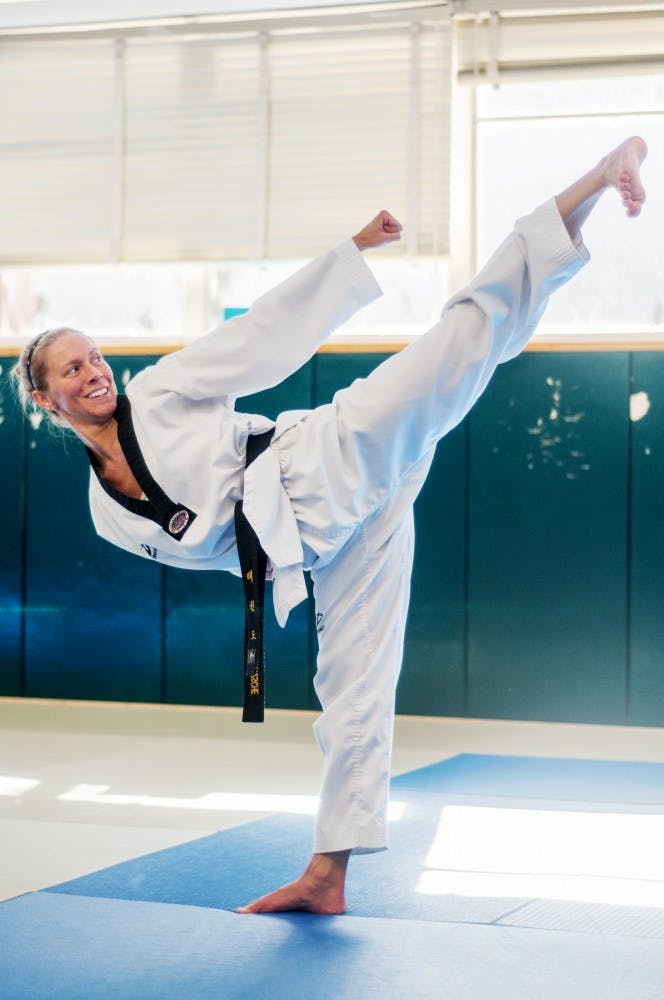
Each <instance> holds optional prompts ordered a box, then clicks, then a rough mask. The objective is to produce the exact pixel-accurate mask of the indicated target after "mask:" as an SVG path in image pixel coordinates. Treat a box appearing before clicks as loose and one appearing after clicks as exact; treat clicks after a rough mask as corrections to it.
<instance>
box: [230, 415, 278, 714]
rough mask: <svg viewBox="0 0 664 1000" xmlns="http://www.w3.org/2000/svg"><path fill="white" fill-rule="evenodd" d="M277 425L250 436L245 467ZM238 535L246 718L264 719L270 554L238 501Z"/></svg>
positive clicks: (262, 446) (265, 446)
mask: <svg viewBox="0 0 664 1000" xmlns="http://www.w3.org/2000/svg"><path fill="white" fill-rule="evenodd" d="M273 434H274V428H272V430H269V431H265V433H264V434H252V435H250V437H249V439H248V440H247V459H246V462H245V469H246V468H248V467H249V466H250V465H251V463H252V462H253V461H254V459H256V458H258V456H259V455H260V454H261V452H263V451H265V449H266V448H267V446H268V445H269V443H270V441H271V440H272V435H273ZM235 537H236V540H237V551H238V555H239V557H240V569H241V570H242V582H243V584H244V601H245V604H244V703H243V708H242V721H243V722H262V721H263V719H264V717H265V658H264V653H263V613H264V609H265V574H266V571H267V556H266V555H265V552H264V551H263V549H262V547H261V543H260V542H259V540H258V536H257V535H256V532H255V531H254V529H253V528H252V527H251V525H250V524H249V521H248V520H247V518H246V517H245V515H244V511H243V510H242V501H241V500H238V502H237V503H236V504H235Z"/></svg>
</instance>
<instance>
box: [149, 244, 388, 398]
mask: <svg viewBox="0 0 664 1000" xmlns="http://www.w3.org/2000/svg"><path fill="white" fill-rule="evenodd" d="M380 294H381V290H380V287H379V286H378V284H377V282H376V279H375V278H374V276H373V274H372V273H371V271H370V270H369V268H368V266H367V265H366V264H365V262H364V260H363V258H362V255H361V254H360V251H359V250H358V248H357V247H356V246H355V243H354V242H353V240H351V239H348V240H346V241H344V242H343V243H341V244H340V245H339V246H338V247H336V248H335V249H334V250H329V251H327V253H324V254H322V255H321V256H320V257H317V258H316V259H315V260H313V261H311V262H310V263H309V264H307V265H306V266H305V267H303V268H302V269H301V270H300V271H298V272H297V273H296V274H294V275H292V276H291V277H290V278H287V279H286V281H284V282H282V283H281V284H280V285H277V286H276V287H275V288H273V289H271V290H270V291H269V292H266V293H265V294H264V295H262V296H261V297H260V298H258V299H257V300H256V302H255V303H254V304H253V305H252V307H251V308H250V309H249V311H248V312H246V313H244V314H242V315H240V316H235V317H233V318H232V319H230V320H228V321H227V322H225V323H223V324H221V325H220V326H219V327H217V328H216V329H215V330H213V331H212V332H211V333H208V334H207V335H206V336H204V337H201V338H200V339H198V340H195V341H194V342H193V343H192V344H190V345H188V346H187V347H185V348H183V349H182V350H180V351H176V352H175V353H173V354H169V355H167V356H166V357H164V358H162V359H161V360H160V361H159V362H158V363H157V364H156V365H155V366H153V367H152V368H150V369H147V370H146V371H145V372H144V378H143V386H144V388H148V389H149V390H152V391H155V390H156V391H160V390H167V391H174V392H178V393H181V394H182V395H184V396H187V397H188V398H189V399H207V398H211V397H219V396H224V397H227V396H230V397H232V398H236V397H237V396H247V395H250V394H251V393H254V392H259V391H261V390H262V389H269V388H270V387H272V386H274V385H278V384H279V383H280V382H282V381H283V380H284V379H285V378H287V377H288V376H289V375H291V374H292V373H293V372H295V371H297V369H298V368H300V367H301V366H302V365H303V364H304V363H305V362H306V361H308V360H309V358H310V357H311V356H312V355H313V354H314V353H315V352H316V350H317V348H318V347H320V345H321V344H322V343H323V342H324V341H325V340H326V339H327V337H328V336H329V335H330V333H332V331H333V330H335V329H336V328H337V327H338V326H340V325H341V324H342V323H345V322H346V320H347V319H349V318H350V317H351V316H352V315H353V314H354V313H355V312H357V310H358V309H360V308H361V307H362V306H364V305H367V304H368V303H369V302H372V301H373V300H374V299H376V298H378V296H379V295H380Z"/></svg>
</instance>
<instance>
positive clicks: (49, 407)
mask: <svg viewBox="0 0 664 1000" xmlns="http://www.w3.org/2000/svg"><path fill="white" fill-rule="evenodd" d="M32 401H33V403H36V404H37V406H39V407H41V409H42V410H46V411H47V412H48V413H52V412H53V411H54V408H55V404H54V402H53V400H52V399H51V397H50V396H49V394H48V393H47V392H42V390H41V389H35V390H34V391H33V393H32Z"/></svg>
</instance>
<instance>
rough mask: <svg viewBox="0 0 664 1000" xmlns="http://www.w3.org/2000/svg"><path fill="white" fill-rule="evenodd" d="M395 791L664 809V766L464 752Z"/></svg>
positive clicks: (401, 781)
mask: <svg viewBox="0 0 664 1000" xmlns="http://www.w3.org/2000/svg"><path fill="white" fill-rule="evenodd" d="M392 788H393V789H394V790H395V791H405V790H412V791H432V790H435V791H437V792H461V793H463V794H464V795H483V796H493V795H497V796H509V797H511V798H528V799H532V798H537V799H554V800H564V801H567V802H574V801H578V802H602V803H612V802H616V803H624V804H629V805H664V764H651V763H644V762H641V761H613V760H571V759H566V758H551V757H507V756H490V755H488V754H472V753H464V754H459V755H458V756H457V757H452V758H451V759H450V760H444V761H441V762H440V763H438V764H431V765H430V766H429V767H423V768H420V769H419V770H417V771H410V772H409V773H408V774H403V775H401V776H400V777H398V778H395V779H394V781H393V782H392Z"/></svg>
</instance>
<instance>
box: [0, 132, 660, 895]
mask: <svg viewBox="0 0 664 1000" xmlns="http://www.w3.org/2000/svg"><path fill="white" fill-rule="evenodd" d="M645 155H646V146H645V143H644V142H643V140H642V139H639V138H637V137H632V138H630V139H628V140H626V141H625V142H624V143H622V144H621V145H620V146H619V147H618V148H617V149H615V150H613V151H612V152H611V153H609V154H608V155H607V156H605V157H603V158H602V160H600V162H599V163H598V164H597V166H596V167H594V168H593V169H592V170H591V171H589V172H588V173H586V174H584V175H583V176H582V177H581V178H580V179H579V180H578V181H576V182H575V183H574V184H572V185H571V186H570V187H569V188H567V189H566V190H564V191H563V192H562V193H561V194H559V195H558V196H557V197H556V198H553V199H551V201H549V202H546V203H545V204H544V205H542V206H540V207H539V208H538V209H536V210H535V211H534V212H533V213H532V214H531V215H529V216H526V217H525V218H523V219H520V220H519V221H518V222H517V224H516V226H515V229H514V231H513V232H512V234H511V235H510V236H509V237H508V238H507V239H506V240H505V242H504V243H503V244H502V245H501V247H500V248H499V249H498V250H497V251H496V253H495V254H494V255H493V257H492V258H491V260H490V261H489V262H488V263H487V265H486V266H485V267H484V268H483V269H482V271H481V272H480V273H479V275H478V276H477V278H475V280H474V281H473V282H471V283H470V284H469V285H468V286H467V287H466V288H465V289H463V290H462V291H461V292H459V293H458V294H457V295H455V296H454V297H453V298H452V299H451V300H450V302H449V303H448V304H447V305H446V307H445V309H444V310H443V312H442V315H441V318H440V320H439V321H438V322H437V323H436V325H435V326H434V327H433V328H432V329H431V330H430V331H429V332H428V333H427V334H425V335H424V336H422V337H420V338H419V339H417V340H416V341H415V342H414V343H413V344H411V345H410V346H409V347H408V348H407V349H406V350H404V351H402V352H400V353H399V354H396V355H394V356H392V357H390V358H389V359H388V360H387V361H385V362H384V363H383V364H381V365H380V366H379V367H378V368H377V369H376V370H375V371H374V372H373V373H372V374H371V375H369V376H368V378H366V379H361V380H358V381H356V382H354V383H353V384H352V385H351V386H349V387H348V388H346V389H343V390H341V391H339V392H338V393H337V394H336V396H335V397H334V400H333V401H332V403H330V404H328V405H326V406H321V407H319V408H317V409H315V410H312V411H290V412H287V413H283V414H281V415H280V416H279V417H278V419H277V421H276V425H275V424H273V422H272V421H269V420H267V419H266V418H264V417H260V416H256V415H251V414H242V413H237V412H236V411H235V409H234V405H235V400H236V398H237V397H238V396H244V395H248V394H250V393H254V392H257V391H259V390H261V389H265V388H268V387H270V386H272V385H275V384H277V383H279V382H280V381H282V380H283V379H284V378H285V377H286V376H287V375H289V374H290V373H291V372H293V371H294V370H296V369H297V368H298V367H300V366H301V365H302V364H303V363H304V362H306V361H307V360H308V359H309V358H310V357H311V355H312V354H313V353H314V352H315V351H316V349H317V348H318V347H319V346H320V344H321V343H322V342H323V341H324V340H325V339H326V337H327V336H328V335H329V334H330V333H331V332H332V330H334V329H335V327H337V326H338V325H339V324H340V323H342V322H344V321H345V320H346V319H347V318H348V317H349V316H350V315H351V314H352V313H353V312H355V311H356V310H357V309H358V308H360V307H362V306H363V305H365V304H366V303H367V302H369V301H371V300H372V299H373V298H375V297H376V296H377V295H378V294H379V293H380V290H379V288H378V286H377V285H376V283H375V280H374V278H373V276H372V275H371V272H370V271H369V269H368V268H367V267H366V265H365V263H364V260H363V258H362V256H361V251H363V250H365V249H367V248H370V247H378V246H380V245H382V244H383V243H387V242H391V241H393V240H396V239H399V235H400V230H401V226H400V225H399V223H398V222H397V221H396V220H395V219H394V218H393V217H392V216H391V215H390V214H389V213H388V212H381V213H380V214H379V215H378V216H376V218H375V219H374V220H372V222H370V223H369V224H368V225H367V226H366V227H365V228H364V229H363V230H361V232H359V233H358V234H357V235H356V236H355V237H353V239H352V240H348V241H347V242H345V243H342V244H341V245H340V246H339V247H337V248H336V249H335V250H332V251H329V252H328V253H326V254H323V255H322V256H321V257H319V258H318V259H317V260H315V261H313V262H312V263H310V264H309V265H307V266H306V267H305V268H304V269H303V270H302V271H300V272H298V273H297V274H296V275H294V276H293V277H291V278H289V279H288V280H287V281H286V282H284V283H283V284H282V285H280V286H278V287H277V288H275V289H273V290H272V291H270V292H268V293H267V294H266V295H264V296H262V297H261V298H260V299H259V300H257V302H256V303H255V304H254V305H253V306H252V308H251V309H250V310H249V312H248V313H246V314H244V315H243V316H238V317H236V318H235V319H233V320H231V321H229V322H228V323H225V324H224V325H223V326H222V327H220V328H219V329H218V330H215V331H213V332H212V333H210V334H208V335H207V336H205V337H202V338H201V339H199V340H197V341H196V342H194V343H193V344H191V345H190V346H188V347H186V348H184V349H183V350H181V351H178V352H175V353H174V354H171V355H168V356H167V357H165V358H162V359H161V360H160V361H159V362H158V363H157V364H156V365H154V366H151V367H149V368H147V369H146V370H145V371H143V372H141V373H139V374H138V375H137V376H136V377H135V378H134V379H132V380H131V381H130V382H129V384H128V385H127V387H126V395H125V396H118V393H117V390H116V387H115V384H114V381H113V375H112V372H111V369H110V368H109V366H108V364H107V363H106V362H105V361H104V359H103V357H102V355H101V354H100V352H99V351H98V349H97V347H96V346H95V344H94V343H93V342H92V340H91V339H90V338H89V337H88V336H86V335H84V334H82V333H79V332H77V331H74V330H71V329H69V328H66V327H65V328H60V329H58V330H53V331H48V332H47V333H45V334H42V335H40V336H39V337H37V338H35V339H34V340H33V341H32V342H31V343H30V344H28V345H27V347H26V348H25V350H24V351H23V352H22V354H21V357H20V359H19V362H18V364H17V366H16V369H15V373H16V376H17V379H18V382H19V390H20V393H21V395H22V398H23V400H24V402H25V403H26V404H30V403H34V404H36V405H37V406H39V407H41V408H42V409H43V410H45V411H46V412H47V413H48V414H49V416H50V417H51V419H53V420H54V421H55V422H57V423H60V424H64V425H65V426H67V427H69V428H70V429H71V430H73V431H74V433H75V434H76V435H77V436H78V437H79V438H80V439H81V440H82V441H83V443H84V444H85V446H86V449H87V452H88V456H89V458H90V462H91V466H92V470H91V476H90V509H91V513H92V517H93V521H94V524H95V528H96V530H97V532H98V533H99V534H100V535H101V536H102V537H104V538H106V539H108V540H109V541H111V542H113V543H114V544H116V545H119V546H121V547H122V548H124V549H126V550H128V551H130V552H133V553H136V554H138V555H141V556H143V557H144V558H150V559H156V560H158V561H160V562H163V563H165V564H167V565H173V566H179V567H183V568H189V569H226V570H230V571H231V572H235V573H238V572H239V571H240V569H239V563H238V551H237V545H236V536H235V527H234V508H235V505H236V504H237V503H238V502H239V501H242V505H243V512H244V515H245V516H246V518H247V519H248V521H249V523H250V524H251V526H252V528H253V529H254V531H255V533H256V535H257V537H258V539H259V540H260V544H261V546H262V549H263V550H264V552H265V553H266V556H267V575H268V578H270V579H272V581H273V583H274V588H273V595H274V607H275V613H276V616H277V619H278V621H279V623H280V624H281V625H284V624H285V622H286V618H287V616H288V612H289V611H290V609H291V608H292V607H294V606H295V605H296V604H297V603H299V601H301V600H303V599H304V597H305V596H306V589H305V587H304V582H303V577H302V571H303V569H307V570H310V571H311V576H312V579H313V583H314V596H315V602H316V613H317V622H318V636H319V653H318V663H317V673H316V678H315V688H316V692H317V695H318V697H319V699H320V702H321V705H322V709H323V711H322V714H321V715H320V717H319V719H318V720H317V722H316V724H315V732H316V737H317V739H318V743H319V745H320V748H321V751H322V754H323V782H322V789H321V798H320V806H319V810H318V814H317V817H316V823H315V835H314V844H313V856H312V859H311V861H310V862H309V864H308V866H307V868H306V870H305V871H304V873H303V874H302V875H301V876H300V877H299V878H298V879H296V880H295V881H294V882H292V883H289V884H288V885H286V886H283V887H282V888H280V889H277V890H276V891H274V892H270V893H269V894H268V895H266V896H264V897H262V898H261V899H259V900H256V901H254V902H253V903H250V904H249V905H248V906H245V907H242V908H241V909H240V911H239V912H244V913H258V912H272V911H275V910H291V909H304V910H309V911H311V912H317V913H342V912H343V911H344V905H345V904H344V886H345V877H346V868H347V864H348V859H349V856H350V854H351V853H367V852H372V851H379V850H383V849H385V848H386V847H387V829H386V811H387V800H388V785H389V770H390V752H391V740H392V728H393V716H394V694H395V687H396V682H397V678H398V674H399V669H400V666H401V657H402V650H403V638H404V628H405V622H406V613H407V607H408V595H409V585H410V574H411V567H412V557H413V515H412V507H413V501H414V500H415V498H416V496H417V494H418V492H419V490H420V489H421V487H422V484H423V482H424V480H425V478H426V475H427V472H428V469H429V466H430V464H431V460H432V457H433V451H434V448H435V445H436V442H437V441H438V440H440V438H441V437H442V436H443V435H444V434H446V433H447V432H448V431H449V430H450V429H451V428H452V427H454V426H455V425H456V424H458V423H459V421H460V420H462V419H463V417H464V416H465V415H466V413H467V412H468V410H469V409H470V407H471V406H472V405H473V403H474V402H475V400H476V399H477V398H478V396H479V395H480V394H481V392H482V391H483V390H484V388H485V387H486V385H487V383H488V381H489V379H490V378H491V375H492V373H493V372H494V370H495V368H496V366H497V365H498V364H499V363H501V362H503V361H507V360H509V359H510V358H512V357H514V356H516V355H517V354H518V353H519V352H520V351H521V350H522V348H523V347H524V346H525V344H526V343H527V341H528V340H529V338H530V337H531V335H532V333H533V331H534V329H535V327H536V325H537V322H538V320H539V319H540V317H541V315H542V312H543V310H544V308H545V306H546V303H547V300H548V297H549V295H550V294H551V292H552V291H554V290H555V289H556V288H558V287H559V286H560V285H562V284H563V283H564V282H565V281H567V280H568V279H569V278H570V277H572V276H573V275H574V274H575V273H576V272H577V271H578V270H579V269H580V268H581V267H582V266H583V265H584V264H585V262H586V261H587V259H588V252H587V250H586V249H585V247H584V245H583V242H582V239H581V235H580V227H581V225H582V224H583V222H584V221H585V219H586V218H587V216H588V214H589V213H590V211H591V210H592V208H593V207H594V205H595V203H596V202H597V200H598V198H599V197H600V195H601V194H602V193H603V192H604V191H605V190H607V189H608V188H614V189H616V190H617V191H618V192H619V194H620V197H621V199H622V202H623V204H624V207H625V210H626V212H627V215H628V216H636V215H638V213H639V212H640V210H641V206H642V204H643V202H644V200H645V193H644V190H643V187H642V185H641V181H640V174H639V168H640V164H641V162H642V160H643V159H644V157H645ZM272 432H273V433H272ZM271 433H272V436H271V438H270V434H271ZM255 435H261V436H262V440H263V441H264V444H263V446H262V447H263V450H262V451H260V454H258V457H256V458H255V460H253V461H252V462H251V464H250V465H249V466H248V467H246V468H245V463H246V459H247V445H248V442H249V441H251V440H253V437H252V436H255ZM267 442H269V444H267ZM266 444H267V446H266ZM238 610H239V609H238Z"/></svg>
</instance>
